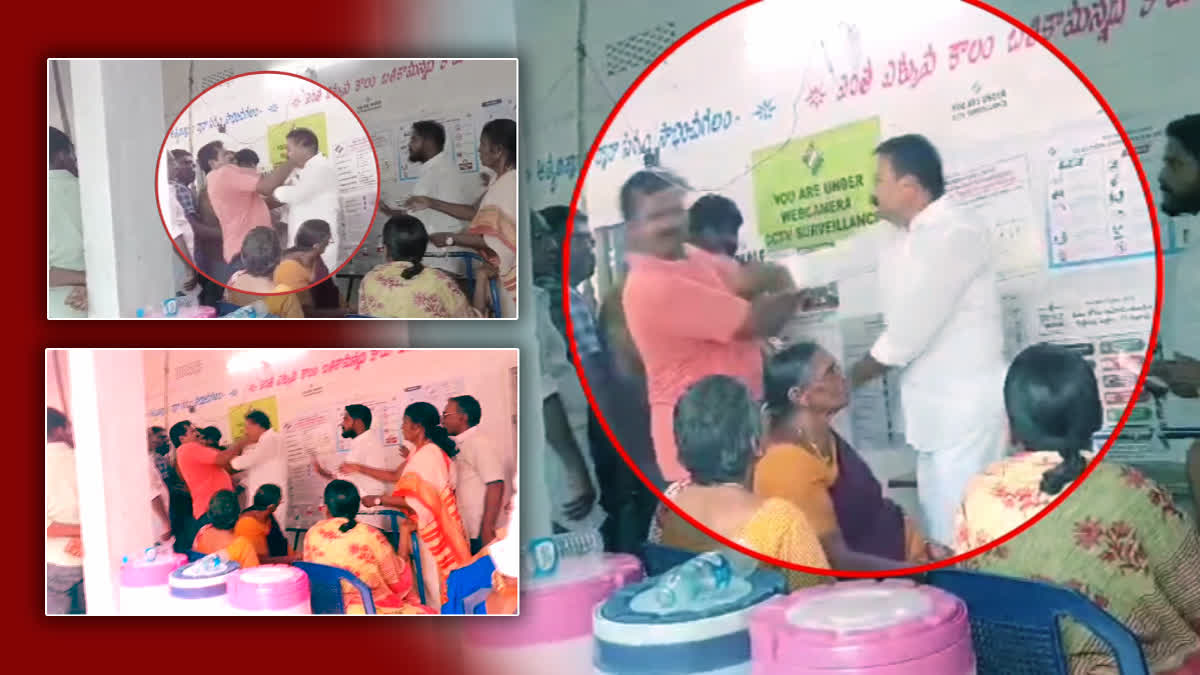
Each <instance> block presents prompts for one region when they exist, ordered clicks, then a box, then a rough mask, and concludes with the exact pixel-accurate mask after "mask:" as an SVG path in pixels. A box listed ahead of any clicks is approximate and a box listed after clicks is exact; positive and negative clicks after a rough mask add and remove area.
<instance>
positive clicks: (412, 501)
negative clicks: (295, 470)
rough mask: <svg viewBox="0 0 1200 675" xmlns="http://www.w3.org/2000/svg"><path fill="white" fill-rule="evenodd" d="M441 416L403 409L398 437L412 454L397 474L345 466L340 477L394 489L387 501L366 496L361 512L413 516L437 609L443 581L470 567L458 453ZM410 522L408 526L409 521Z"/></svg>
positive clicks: (420, 407) (425, 409)
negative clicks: (397, 511) (355, 476)
mask: <svg viewBox="0 0 1200 675" xmlns="http://www.w3.org/2000/svg"><path fill="white" fill-rule="evenodd" d="M441 419H442V415H441V413H440V412H438V409H437V408H435V407H434V406H433V404H431V403H425V402H421V403H413V404H411V405H409V406H408V407H407V408H405V409H404V418H403V421H402V422H401V423H400V433H401V435H403V436H404V440H406V441H408V442H409V443H411V444H412V445H413V447H415V448H416V450H413V451H412V452H411V453H410V454H409V456H408V460H407V461H406V462H405V463H404V464H402V465H401V466H400V468H398V469H396V470H395V471H388V470H386V469H381V468H379V467H367V466H362V465H359V464H353V463H350V462H347V463H345V464H343V465H342V471H344V472H347V473H355V472H361V473H363V474H366V475H368V476H370V477H372V478H374V479H376V480H381V481H386V482H392V483H395V486H396V487H395V490H394V491H393V492H392V494H390V495H368V496H364V497H363V500H362V504H363V506H365V507H367V508H373V507H376V506H388V507H391V508H401V509H407V510H410V511H412V512H414V513H415V515H416V526H417V531H418V534H419V535H420V537H421V544H422V545H421V573H422V575H424V577H425V579H424V580H423V581H424V583H425V601H426V602H428V603H429V604H430V605H434V606H437V607H441V606H442V605H444V604H446V600H447V594H446V577H447V576H449V574H450V571H451V570H453V569H456V568H459V567H462V566H463V565H466V564H468V563H469V562H470V561H471V558H472V556H471V546H470V544H469V543H468V542H467V535H466V530H465V529H464V528H463V524H462V517H461V516H460V515H459V513H458V501H457V500H456V499H455V496H454V485H455V482H456V476H455V466H454V461H453V459H454V456H455V455H457V454H458V447H457V446H456V445H455V444H454V439H452V438H450V434H449V433H448V432H447V431H446V428H445V427H443V426H442V425H441ZM408 522H411V520H409V521H408Z"/></svg>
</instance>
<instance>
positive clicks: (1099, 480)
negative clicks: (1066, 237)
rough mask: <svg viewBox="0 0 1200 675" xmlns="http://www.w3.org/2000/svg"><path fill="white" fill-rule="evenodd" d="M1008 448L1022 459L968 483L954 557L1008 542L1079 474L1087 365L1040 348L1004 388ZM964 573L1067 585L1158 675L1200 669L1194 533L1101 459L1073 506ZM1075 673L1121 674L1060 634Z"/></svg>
mask: <svg viewBox="0 0 1200 675" xmlns="http://www.w3.org/2000/svg"><path fill="white" fill-rule="evenodd" d="M1004 403H1005V406H1006V407H1007V410H1008V419H1009V426H1010V428H1011V434H1012V440H1013V444H1014V445H1016V446H1018V447H1020V448H1022V452H1020V453H1019V454H1017V455H1014V456H1012V457H1009V458H1008V459H1005V460H1002V461H1000V462H997V463H995V464H993V465H992V466H990V467H988V468H987V469H986V470H985V471H984V472H983V473H982V474H980V475H978V476H976V477H975V478H973V479H972V480H971V482H970V483H969V484H968V486H967V492H966V496H965V498H964V500H963V505H962V508H961V510H960V512H959V515H958V521H957V527H956V535H955V548H956V549H957V550H958V551H959V552H960V553H965V552H967V551H969V550H972V549H975V548H978V547H980V546H983V545H986V544H988V543H989V542H991V541H993V540H995V539H997V538H999V537H1002V536H1004V535H1005V534H1008V533H1009V532H1011V531H1012V530H1014V529H1016V528H1018V527H1020V526H1021V525H1022V524H1023V523H1025V522H1026V521H1028V520H1029V519H1031V518H1033V517H1034V516H1035V515H1037V514H1038V513H1039V512H1041V511H1042V509H1044V508H1046V507H1047V506H1048V505H1049V504H1050V503H1051V502H1052V501H1054V499H1055V498H1057V497H1058V496H1059V495H1060V494H1061V493H1062V492H1063V490H1064V489H1065V488H1066V487H1067V486H1069V485H1070V484H1071V483H1072V482H1074V481H1075V480H1076V479H1077V478H1079V477H1080V476H1081V475H1082V474H1083V472H1084V470H1085V469H1086V468H1087V465H1088V462H1089V461H1090V459H1091V457H1092V455H1091V453H1090V452H1083V450H1082V449H1083V448H1090V447H1091V443H1092V435H1093V434H1094V433H1095V432H1097V431H1098V430H1099V429H1100V427H1101V424H1102V419H1103V417H1102V412H1103V411H1102V408H1101V404H1100V393H1099V390H1098V388H1097V386H1096V376H1095V374H1094V373H1093V370H1092V366H1091V365H1089V364H1088V363H1087V362H1085V361H1084V360H1083V358H1082V357H1081V356H1079V355H1078V354H1077V353H1075V352H1073V351H1071V350H1069V349H1067V348H1065V347H1060V346H1055V345H1046V344H1041V345H1035V346H1033V347H1029V348H1027V349H1026V350H1025V351H1023V352H1021V354H1020V355H1018V356H1017V358H1016V360H1014V361H1013V364H1012V366H1011V367H1010V368H1009V371H1008V376H1007V379H1006V380H1005V382H1004ZM963 566H965V567H968V568H972V569H977V570H981V571H986V572H992V573H996V574H1007V575H1009V576H1014V577H1025V578H1028V579H1036V580H1040V581H1047V582H1051V583H1055V584H1059V585H1062V586H1068V587H1070V588H1074V589H1075V590H1077V591H1079V592H1080V593H1082V594H1083V595H1085V596H1087V597H1088V598H1089V599H1090V600H1091V601H1092V602H1093V603H1095V604H1096V605H1098V606H1099V607H1100V608H1102V609H1104V610H1106V611H1107V612H1108V613H1109V614H1112V615H1113V616H1114V617H1116V618H1117V619H1118V620H1120V621H1121V622H1122V623H1123V624H1125V625H1126V626H1127V627H1128V628H1129V630H1130V631H1132V632H1133V633H1134V634H1135V635H1136V636H1137V638H1138V641H1139V642H1140V643H1141V645H1142V650H1143V652H1144V653H1145V656H1146V661H1147V663H1148V664H1149V665H1150V670H1151V672H1154V673H1177V674H1178V675H1184V674H1190V673H1200V634H1198V633H1200V584H1198V583H1197V582H1198V580H1200V537H1198V536H1197V533H1196V528H1195V527H1194V526H1193V524H1192V522H1191V519H1190V518H1189V517H1188V516H1187V515H1186V514H1185V513H1183V511H1181V510H1180V509H1179V508H1178V507H1177V506H1176V505H1175V504H1174V502H1173V501H1172V499H1171V495H1170V493H1169V492H1167V491H1166V490H1165V489H1163V488H1162V487H1161V486H1159V485H1157V484H1155V483H1154V482H1153V481H1151V480H1149V479H1148V478H1146V477H1145V476H1143V475H1142V474H1141V473H1139V472H1137V471H1136V470H1134V469H1132V468H1130V467H1129V466H1126V465H1124V464H1120V463H1117V462H1114V461H1112V460H1107V461H1105V462H1102V463H1099V464H1097V465H1096V467H1095V468H1094V469H1093V470H1092V472H1091V474H1090V475H1088V477H1087V479H1086V480H1085V481H1083V482H1082V483H1080V484H1079V486H1078V487H1077V489H1076V490H1075V492H1074V493H1073V494H1071V496H1070V497H1069V498H1067V499H1066V500H1065V501H1063V502H1062V503H1061V504H1059V505H1058V507H1057V508H1055V509H1054V510H1053V511H1051V512H1050V513H1048V514H1047V515H1046V517H1044V518H1042V519H1041V520H1039V521H1038V522H1037V523H1035V524H1034V525H1033V526H1032V527H1030V528H1029V529H1028V530H1026V531H1025V532H1023V533H1021V534H1020V535H1019V536H1017V537H1015V538H1013V539H1011V540H1010V541H1008V542H1007V543H1005V544H1002V545H1001V546H999V547H997V548H993V549H990V550H989V551H987V552H985V553H983V554H982V555H979V556H976V557H974V558H971V559H970V560H968V561H966V562H964V563H963ZM1063 647H1064V649H1065V651H1066V652H1067V654H1068V656H1069V657H1070V659H1071V672H1081V673H1093V672H1116V671H1115V664H1114V663H1113V660H1112V657H1111V656H1109V654H1108V652H1107V649H1106V648H1104V647H1103V646H1102V644H1101V643H1100V642H1099V641H1098V640H1096V639H1095V638H1093V637H1092V636H1091V635H1090V634H1089V633H1087V632H1086V631H1084V630H1082V629H1081V628H1079V627H1078V626H1076V625H1072V624H1067V625H1066V626H1065V628H1064V629H1063Z"/></svg>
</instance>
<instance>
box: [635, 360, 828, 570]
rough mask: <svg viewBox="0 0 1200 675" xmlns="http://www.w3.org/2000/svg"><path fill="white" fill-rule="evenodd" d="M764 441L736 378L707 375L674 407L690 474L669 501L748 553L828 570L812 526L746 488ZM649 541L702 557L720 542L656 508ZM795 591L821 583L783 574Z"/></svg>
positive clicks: (755, 409)
mask: <svg viewBox="0 0 1200 675" xmlns="http://www.w3.org/2000/svg"><path fill="white" fill-rule="evenodd" d="M761 436H762V416H761V414H760V412H759V406H758V404H757V403H755V402H754V400H753V399H752V398H751V397H750V392H749V391H748V390H747V389H746V387H745V386H743V385H742V384H741V383H740V382H738V381H737V380H735V379H733V378H731V377H727V376H725V375H711V376H709V377H706V378H704V379H702V380H700V381H699V382H697V383H696V384H693V385H692V386H691V387H690V388H688V390H687V392H685V393H684V395H683V397H682V398H680V399H679V403H678V404H676V406H675V438H676V440H677V444H678V447H679V460H680V461H681V462H682V463H683V466H684V468H686V469H687V470H688V472H689V473H690V474H691V478H690V479H685V480H682V481H679V482H676V483H673V484H671V486H670V487H668V488H667V490H666V493H665V494H666V496H667V497H668V498H670V499H671V500H672V501H674V502H675V505H676V506H678V507H679V508H680V510H682V511H683V512H684V513H687V514H688V515H689V516H691V517H692V518H694V519H696V520H698V521H700V522H701V523H703V524H704V525H705V526H707V527H709V528H710V529H712V530H715V531H716V532H717V533H719V534H721V535H724V536H725V537H728V538H729V539H732V540H735V541H737V542H738V543H740V544H742V545H743V546H745V547H746V548H749V549H751V550H754V551H758V552H759V553H762V554H765V555H768V556H771V557H773V558H777V559H779V560H783V561H785V562H790V563H796V564H798V565H807V566H809V567H822V568H826V569H828V568H829V561H828V559H827V558H826V557H825V552H824V551H823V550H822V549H821V542H820V540H818V539H817V536H816V533H815V532H814V531H813V529H812V526H811V525H809V524H808V519H807V518H806V517H805V516H804V512H803V511H801V510H800V509H799V508H798V507H796V505H794V504H792V503H791V502H789V501H788V500H786V499H779V498H777V497H762V496H759V495H756V494H754V492H752V491H751V490H750V488H749V485H750V480H751V476H752V475H753V472H754V463H755V461H756V459H757V457H758V453H759V441H760V439H761ZM650 541H651V542H653V543H661V544H663V545H664V546H670V547H672V548H679V549H684V550H688V551H694V552H696V553H701V552H704V551H710V550H713V549H715V548H717V547H718V546H719V544H718V543H717V542H716V541H715V540H713V539H712V538H711V537H709V536H708V535H706V534H704V533H703V532H701V531H700V530H697V529H696V528H695V527H693V526H692V525H691V524H690V523H688V522H687V521H685V520H684V519H683V518H681V517H679V516H678V515H676V513H675V512H674V511H671V510H669V509H667V508H666V506H665V505H662V504H660V505H659V507H658V513H657V514H656V515H655V519H654V523H652V524H651V531H650ZM785 574H787V577H788V586H789V588H791V589H796V588H800V587H804V586H814V585H816V584H819V583H824V582H825V580H826V579H825V578H823V577H819V576H815V575H811V574H805V573H803V572H797V571H794V570H787V571H786V572H785Z"/></svg>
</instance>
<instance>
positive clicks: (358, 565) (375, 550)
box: [304, 480, 436, 614]
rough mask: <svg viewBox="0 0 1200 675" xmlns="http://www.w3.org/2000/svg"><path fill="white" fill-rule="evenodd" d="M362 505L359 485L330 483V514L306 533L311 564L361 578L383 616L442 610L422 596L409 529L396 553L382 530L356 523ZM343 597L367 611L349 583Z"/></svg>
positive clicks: (354, 608)
mask: <svg viewBox="0 0 1200 675" xmlns="http://www.w3.org/2000/svg"><path fill="white" fill-rule="evenodd" d="M358 503H359V498H358V488H356V487H354V484H353V483H350V482H348V481H344V480H335V481H332V482H330V483H329V485H326V486H325V510H326V511H327V512H328V513H329V516H330V517H329V518H327V519H326V520H322V521H321V522H319V523H317V524H316V525H314V526H313V527H312V528H311V529H309V531H308V534H306V535H305V536H304V560H305V562H312V563H318V564H321V565H329V566H331V567H340V568H341V569H344V570H346V571H347V572H350V573H351V574H353V575H354V576H356V577H358V578H359V579H360V580H361V581H362V582H363V583H365V584H366V585H367V586H369V587H370V588H371V598H372V599H373V600H374V602H375V612H376V613H378V614H436V612H434V611H433V610H432V609H430V608H428V607H426V606H424V605H422V604H421V602H420V600H419V599H418V595H417V592H416V586H414V585H413V573H412V571H411V568H410V566H409V563H408V555H409V550H408V537H407V536H405V534H406V533H403V532H402V533H401V537H400V550H399V552H396V551H393V550H392V545H391V544H390V543H388V540H387V539H386V538H384V536H383V534H382V533H381V532H380V531H379V530H377V529H375V528H373V527H371V526H370V525H364V524H362V523H357V522H355V520H354V517H355V516H356V515H357V514H358ZM342 598H343V603H344V604H345V606H346V613H347V614H362V613H363V601H362V597H361V596H360V595H359V593H358V591H357V590H355V589H354V587H352V586H351V585H350V584H348V583H346V582H344V581H343V582H342Z"/></svg>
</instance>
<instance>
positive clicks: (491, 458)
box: [454, 426, 516, 539]
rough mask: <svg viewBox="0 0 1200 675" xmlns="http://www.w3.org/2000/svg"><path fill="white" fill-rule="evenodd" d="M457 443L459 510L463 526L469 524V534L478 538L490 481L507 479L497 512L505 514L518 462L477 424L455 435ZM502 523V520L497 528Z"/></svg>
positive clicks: (456, 463)
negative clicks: (484, 433) (508, 455)
mask: <svg viewBox="0 0 1200 675" xmlns="http://www.w3.org/2000/svg"><path fill="white" fill-rule="evenodd" d="M454 443H455V445H457V446H458V454H457V455H456V456H455V457H454V463H455V465H457V467H458V479H457V484H456V485H455V496H456V497H457V499H458V511H459V513H460V514H461V515H462V520H463V525H464V526H466V529H467V536H468V537H470V538H472V539H478V538H479V534H480V531H481V530H482V525H483V515H484V507H485V506H486V499H485V497H486V495H487V487H488V484H489V483H495V482H497V481H503V482H504V491H503V492H502V493H501V496H500V510H499V511H498V512H497V515H498V516H499V515H500V514H503V513H504V509H505V505H506V504H507V503H508V500H509V498H510V497H511V495H512V485H513V482H512V478H513V474H514V473H515V471H516V467H515V466H514V464H515V463H514V462H513V461H511V460H510V458H509V457H507V456H505V455H507V453H503V454H502V451H501V449H500V448H498V447H497V446H496V444H495V443H493V442H492V441H491V439H489V438H488V437H487V436H484V435H483V432H481V431H480V430H479V427H478V426H474V427H471V428H470V429H467V430H466V431H464V432H462V433H461V434H459V435H457V436H455V437H454ZM503 525H504V523H503V521H501V522H500V523H498V525H497V527H502V526H503Z"/></svg>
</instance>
